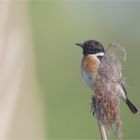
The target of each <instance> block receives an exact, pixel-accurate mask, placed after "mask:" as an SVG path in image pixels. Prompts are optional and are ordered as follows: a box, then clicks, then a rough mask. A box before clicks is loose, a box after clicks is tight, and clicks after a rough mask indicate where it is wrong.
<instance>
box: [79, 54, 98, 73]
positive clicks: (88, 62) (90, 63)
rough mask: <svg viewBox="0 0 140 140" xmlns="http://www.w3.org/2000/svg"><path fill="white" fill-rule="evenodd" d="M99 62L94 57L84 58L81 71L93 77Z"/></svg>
mask: <svg viewBox="0 0 140 140" xmlns="http://www.w3.org/2000/svg"><path fill="white" fill-rule="evenodd" d="M99 64H100V62H99V60H98V59H97V58H96V56H84V57H83V59H82V63H81V66H82V69H83V70H85V71H86V72H88V73H90V74H92V75H95V74H96V73H97V71H98V69H99Z"/></svg>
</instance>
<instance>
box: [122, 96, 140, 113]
mask: <svg viewBox="0 0 140 140" xmlns="http://www.w3.org/2000/svg"><path fill="white" fill-rule="evenodd" d="M125 102H126V104H127V105H128V107H129V109H130V110H131V112H132V113H133V114H136V113H137V112H138V109H137V108H136V107H135V106H134V105H133V104H132V103H131V102H130V100H129V99H128V98H126V101H125Z"/></svg>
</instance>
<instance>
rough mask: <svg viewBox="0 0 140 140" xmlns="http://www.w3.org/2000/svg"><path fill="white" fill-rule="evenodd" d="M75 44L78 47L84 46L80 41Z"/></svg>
mask: <svg viewBox="0 0 140 140" xmlns="http://www.w3.org/2000/svg"><path fill="white" fill-rule="evenodd" d="M75 45H77V46H80V47H82V48H83V47H84V45H83V44H82V43H75Z"/></svg>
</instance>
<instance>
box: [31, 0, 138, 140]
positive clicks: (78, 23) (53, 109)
mask: <svg viewBox="0 0 140 140" xmlns="http://www.w3.org/2000/svg"><path fill="white" fill-rule="evenodd" d="M29 10H30V18H31V26H32V33H33V45H34V49H35V56H36V68H37V74H38V78H39V82H40V86H41V88H42V91H43V93H44V101H45V103H46V104H45V105H46V122H44V123H45V125H46V135H47V137H48V139H97V138H99V132H98V127H97V123H96V120H95V118H94V117H93V116H92V114H91V113H90V100H91V99H90V98H91V95H92V94H91V91H90V90H89V89H88V88H87V87H86V86H85V84H84V82H83V80H82V78H81V75H80V61H81V57H82V51H81V49H80V48H78V47H77V46H75V45H74V44H75V43H76V42H82V41H85V40H87V39H96V40H99V41H101V42H102V44H103V45H104V46H105V47H107V46H108V44H109V43H111V42H115V43H119V44H121V45H122V46H123V47H124V48H125V49H126V51H127V61H125V62H124V63H123V73H124V75H125V77H126V82H127V85H128V86H127V90H128V95H129V97H130V99H131V100H132V101H133V102H134V104H135V105H136V106H137V107H138V108H140V101H139V98H140V93H139V91H140V90H139V88H140V86H139V85H140V76H139V72H140V53H139V52H140V14H139V13H140V2H138V1H129V2H127V1H118V2H117V1H86V0H85V1H36V2H35V1H30V2H29ZM121 116H122V121H123V137H124V139H140V116H139V114H138V115H136V116H134V115H133V114H131V112H130V111H129V109H128V108H127V106H126V105H125V104H124V103H122V102H121ZM110 137H111V138H112V139H113V138H115V137H114V134H111V136H110Z"/></svg>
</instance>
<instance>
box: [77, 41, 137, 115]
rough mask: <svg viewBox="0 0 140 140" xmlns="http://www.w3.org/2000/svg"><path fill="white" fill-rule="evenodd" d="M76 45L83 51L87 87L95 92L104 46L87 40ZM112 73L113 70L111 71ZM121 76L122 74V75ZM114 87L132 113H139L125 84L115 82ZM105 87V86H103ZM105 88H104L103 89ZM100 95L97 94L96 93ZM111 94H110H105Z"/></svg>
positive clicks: (83, 70) (82, 62)
mask: <svg viewBox="0 0 140 140" xmlns="http://www.w3.org/2000/svg"><path fill="white" fill-rule="evenodd" d="M76 45H78V46H80V47H81V48H82V50H83V58H82V60H81V74H82V77H83V79H84V81H85V83H86V84H87V86H88V87H89V88H90V89H91V90H92V91H95V83H96V79H97V78H96V77H97V75H98V72H99V71H98V70H99V67H100V64H101V61H102V58H103V57H104V54H105V49H104V47H103V45H102V44H101V43H100V42H98V41H96V40H87V41H85V42H83V43H76ZM106 65H107V64H106ZM110 71H111V70H110ZM120 75H121V74H120ZM113 85H114V87H117V90H116V92H117V94H118V96H119V97H121V98H122V99H123V100H124V101H125V103H126V104H127V105H128V107H129V109H130V110H131V112H132V113H134V114H135V113H137V112H138V110H137V108H136V107H135V106H134V105H133V104H132V102H131V101H130V100H129V99H128V95H127V91H126V89H125V87H124V83H123V82H120V81H119V80H118V81H117V82H114V84H113ZM101 86H104V85H101ZM103 88H104V87H103ZM95 93H96V94H98V93H97V92H95ZM105 94H109V93H105Z"/></svg>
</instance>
